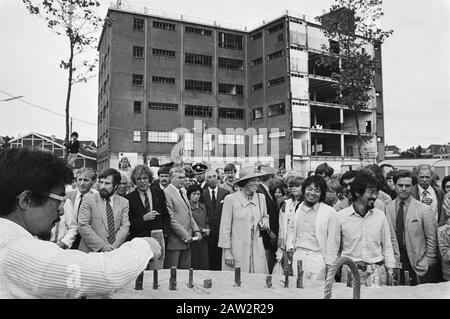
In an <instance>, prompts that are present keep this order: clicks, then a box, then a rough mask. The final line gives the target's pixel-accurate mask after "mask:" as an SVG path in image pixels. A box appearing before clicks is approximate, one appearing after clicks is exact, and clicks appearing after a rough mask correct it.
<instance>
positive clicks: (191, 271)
mask: <svg viewBox="0 0 450 319" xmlns="http://www.w3.org/2000/svg"><path fill="white" fill-rule="evenodd" d="M193 281H194V269H193V268H190V269H189V283H188V288H194V284H193Z"/></svg>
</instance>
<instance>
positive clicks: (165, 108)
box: [148, 102, 178, 111]
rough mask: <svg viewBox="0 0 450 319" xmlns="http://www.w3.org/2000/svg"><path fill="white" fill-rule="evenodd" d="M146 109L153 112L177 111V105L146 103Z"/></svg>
mask: <svg viewBox="0 0 450 319" xmlns="http://www.w3.org/2000/svg"><path fill="white" fill-rule="evenodd" d="M148 108H149V109H154V110H163V111H177V110H178V104H173V103H161V102H148Z"/></svg>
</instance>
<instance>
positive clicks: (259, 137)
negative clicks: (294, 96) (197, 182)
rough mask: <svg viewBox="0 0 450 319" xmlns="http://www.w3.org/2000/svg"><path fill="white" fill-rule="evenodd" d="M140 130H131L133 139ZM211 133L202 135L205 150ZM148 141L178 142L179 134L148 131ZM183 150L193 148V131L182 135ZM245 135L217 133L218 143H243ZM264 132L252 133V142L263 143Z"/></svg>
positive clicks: (273, 135)
mask: <svg viewBox="0 0 450 319" xmlns="http://www.w3.org/2000/svg"><path fill="white" fill-rule="evenodd" d="M141 133H142V132H141V131H134V132H133V141H134V142H141ZM284 136H286V131H278V132H272V133H270V134H269V136H268V137H269V138H280V137H284ZM212 137H213V135H212V134H204V135H203V148H204V149H205V150H208V151H211V150H212V142H213V139H212ZM147 138H148V142H153V143H178V141H179V136H178V133H177V132H160V131H148V132H147ZM183 141H184V148H185V150H193V149H194V133H184V137H183ZM244 141H245V135H242V134H218V135H217V142H218V144H225V145H244ZM263 143H264V134H256V135H253V144H263Z"/></svg>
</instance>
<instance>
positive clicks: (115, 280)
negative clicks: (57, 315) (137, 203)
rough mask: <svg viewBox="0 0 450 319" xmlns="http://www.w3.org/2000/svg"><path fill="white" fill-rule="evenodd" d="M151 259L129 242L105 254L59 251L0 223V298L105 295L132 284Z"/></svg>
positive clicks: (146, 249) (139, 243)
mask: <svg viewBox="0 0 450 319" xmlns="http://www.w3.org/2000/svg"><path fill="white" fill-rule="evenodd" d="M152 257H153V252H152V250H151V248H150V245H149V244H148V243H147V242H146V240H144V239H142V238H134V239H133V240H131V241H129V242H126V243H124V244H123V245H122V246H120V247H119V248H117V249H115V250H113V251H111V252H107V253H93V252H91V253H88V254H87V253H84V252H82V251H79V250H72V249H67V250H64V249H61V248H59V247H58V245H56V244H55V243H53V242H50V241H43V240H39V239H36V238H33V236H32V235H31V234H30V233H29V232H28V231H27V230H25V229H24V228H23V227H21V226H20V225H18V224H16V223H14V222H12V221H10V220H7V219H5V218H0V298H79V297H81V296H107V295H110V294H112V293H113V292H115V291H117V290H118V289H120V288H122V287H124V286H125V285H127V284H128V283H129V282H131V281H132V280H134V279H135V278H136V277H137V276H138V275H139V274H140V273H141V272H142V271H143V270H144V269H145V268H146V267H147V264H148V261H149V260H150V259H151V258H152Z"/></svg>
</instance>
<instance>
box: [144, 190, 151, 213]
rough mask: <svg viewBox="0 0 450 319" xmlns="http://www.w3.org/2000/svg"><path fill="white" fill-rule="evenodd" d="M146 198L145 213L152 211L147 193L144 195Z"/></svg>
mask: <svg viewBox="0 0 450 319" xmlns="http://www.w3.org/2000/svg"><path fill="white" fill-rule="evenodd" d="M144 197H145V212H149V211H150V201H149V200H148V196H147V192H145V193H144Z"/></svg>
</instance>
